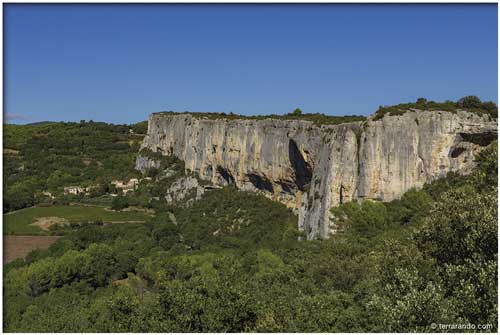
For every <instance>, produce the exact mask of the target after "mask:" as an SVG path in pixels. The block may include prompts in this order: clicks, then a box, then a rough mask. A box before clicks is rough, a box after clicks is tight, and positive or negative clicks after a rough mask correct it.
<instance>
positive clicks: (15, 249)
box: [3, 236, 60, 263]
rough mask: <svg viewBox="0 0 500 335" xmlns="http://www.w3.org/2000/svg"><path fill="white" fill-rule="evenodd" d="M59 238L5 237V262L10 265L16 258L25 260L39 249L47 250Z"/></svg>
mask: <svg viewBox="0 0 500 335" xmlns="http://www.w3.org/2000/svg"><path fill="white" fill-rule="evenodd" d="M59 238H60V236H4V237H3V261H4V263H8V262H10V261H13V260H15V259H16V258H20V257H23V258H24V257H26V255H27V254H28V253H29V252H30V251H31V250H35V249H37V248H40V249H47V248H48V247H50V246H51V245H52V244H53V243H54V242H56V241H57V240H58V239H59Z"/></svg>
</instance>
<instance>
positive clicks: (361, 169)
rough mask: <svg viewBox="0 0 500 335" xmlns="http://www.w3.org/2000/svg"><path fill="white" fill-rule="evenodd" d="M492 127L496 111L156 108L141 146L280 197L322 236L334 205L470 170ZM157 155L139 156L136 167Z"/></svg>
mask: <svg viewBox="0 0 500 335" xmlns="http://www.w3.org/2000/svg"><path fill="white" fill-rule="evenodd" d="M496 136H497V123H496V121H489V120H488V117H487V116H484V117H480V116H478V115H475V114H472V113H467V112H465V111H459V112H456V113H450V112H437V111H432V112H430V111H418V110H411V111H408V112H407V113H405V114H403V115H398V116H385V117H384V118H382V119H380V120H377V121H374V120H373V118H368V120H367V121H363V122H350V123H344V124H340V125H323V126H317V125H314V124H313V123H312V122H310V121H295V120H293V121H292V120H280V119H264V120H251V119H237V120H227V119H208V118H200V117H198V116H193V115H191V114H187V113H186V114H173V113H155V114H152V115H151V116H150V118H149V123H148V135H147V136H146V137H145V139H144V142H143V144H142V148H148V149H150V150H152V151H153V152H160V153H161V154H163V155H174V156H176V157H178V158H179V159H181V160H183V161H184V162H185V167H186V169H188V170H191V171H194V172H196V173H198V175H199V177H200V178H201V179H203V180H207V181H210V182H211V183H213V184H216V185H225V184H234V185H236V187H238V188H239V189H242V190H249V191H260V192H262V193H263V194H265V195H266V196H268V197H270V198H272V199H275V200H277V201H280V202H283V203H285V204H286V205H287V206H289V207H291V208H294V209H295V210H296V211H297V212H298V215H299V229H301V230H304V231H305V232H306V233H307V236H308V238H315V237H322V238H326V237H328V236H329V234H330V233H331V232H332V231H334V230H335V227H334V225H333V223H332V222H331V221H330V219H329V213H330V211H329V210H330V208H331V207H333V206H336V205H338V204H340V203H343V202H347V201H351V200H356V199H363V198H366V199H380V200H383V201H390V200H393V199H395V198H398V197H400V196H401V195H402V194H403V193H404V192H405V191H407V190H408V189H410V188H412V187H417V188H418V187H421V186H422V185H423V184H424V183H426V182H428V181H430V180H432V179H435V178H438V177H441V176H444V175H445V174H446V173H448V172H449V171H457V172H460V173H467V172H468V171H469V170H470V169H471V168H472V166H473V165H474V161H473V157H474V154H475V152H476V151H477V150H480V148H481V147H483V146H485V145H487V144H488V143H490V142H491V141H492V140H493V139H495V138H496ZM152 164H153V163H151V162H149V161H148V160H147V159H145V158H144V157H140V156H139V157H138V158H137V168H138V169H144V168H145V167H148V166H152Z"/></svg>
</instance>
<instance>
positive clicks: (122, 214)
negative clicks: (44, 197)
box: [3, 206, 150, 235]
mask: <svg viewBox="0 0 500 335" xmlns="http://www.w3.org/2000/svg"><path fill="white" fill-rule="evenodd" d="M149 217H150V214H148V213H145V212H139V211H118V212H117V211H111V210H109V209H106V208H104V207H96V206H51V207H31V208H26V209H22V210H19V211H15V212H11V213H8V214H4V216H3V222H4V223H3V229H4V235H48V232H47V230H48V228H50V226H51V224H53V223H64V222H68V223H72V222H75V223H79V222H93V221H97V220H101V221H103V222H104V223H127V222H128V223H132V222H135V223H138V222H145V221H146V220H147V219H148V218H149Z"/></svg>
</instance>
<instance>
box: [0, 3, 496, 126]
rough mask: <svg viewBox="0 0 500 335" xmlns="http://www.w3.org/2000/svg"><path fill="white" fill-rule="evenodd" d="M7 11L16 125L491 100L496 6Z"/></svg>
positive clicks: (8, 93) (7, 66)
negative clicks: (423, 100) (192, 113)
mask: <svg viewBox="0 0 500 335" xmlns="http://www.w3.org/2000/svg"><path fill="white" fill-rule="evenodd" d="M4 19H5V21H4V27H5V30H4V34H5V35H4V38H5V41H4V71H5V73H4V75H5V77H4V85H5V87H4V90H5V92H4V99H5V104H4V115H7V117H8V119H9V120H10V122H15V123H27V122H35V121H42V120H64V121H78V120H81V119H85V120H90V119H93V120H95V121H107V122H114V123H132V122H137V121H141V120H145V119H146V118H147V116H148V115H149V114H150V113H152V112H156V111H162V110H174V111H186V110H188V111H196V112H231V111H232V112H234V113H238V114H246V115H251V114H270V113H275V114H284V113H287V112H290V111H291V110H293V109H294V108H296V107H300V108H301V109H302V110H303V111H304V112H306V113H307V112H309V113H316V112H319V113H325V114H330V115H346V114H362V115H369V114H371V113H373V112H374V111H375V110H376V109H377V107H378V106H379V105H389V104H396V103H400V102H408V101H414V100H416V98H418V97H426V98H428V99H433V100H437V101H441V100H446V99H452V100H455V99H458V98H460V97H462V96H464V95H470V94H473V95H477V96H479V97H480V98H481V99H483V100H493V101H495V102H497V85H498V83H497V71H498V65H497V57H498V56H497V6H496V4H493V5H361V4H358V5H340V4H336V5H222V4H219V5H166V4H165V5H22V4H18V5H16V4H7V5H4ZM5 112H6V113H7V114H5Z"/></svg>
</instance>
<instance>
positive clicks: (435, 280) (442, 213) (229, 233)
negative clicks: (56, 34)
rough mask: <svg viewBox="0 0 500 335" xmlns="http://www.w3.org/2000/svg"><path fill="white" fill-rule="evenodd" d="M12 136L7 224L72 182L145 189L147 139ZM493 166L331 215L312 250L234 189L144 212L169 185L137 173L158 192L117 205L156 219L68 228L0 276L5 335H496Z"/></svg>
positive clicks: (282, 221)
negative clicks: (446, 333)
mask: <svg viewBox="0 0 500 335" xmlns="http://www.w3.org/2000/svg"><path fill="white" fill-rule="evenodd" d="M7 127H9V129H8V131H6V134H7V137H6V139H5V140H4V141H5V142H4V143H5V148H7V149H10V151H9V152H8V153H7V154H8V159H6V161H7V162H6V163H5V168H4V169H5V170H4V185H5V190H4V192H5V193H4V211H6V209H7V211H10V210H15V209H18V208H22V207H28V206H31V205H32V204H34V203H35V202H36V201H37V200H36V199H37V192H38V191H40V190H43V189H48V190H51V192H54V193H56V194H60V193H61V188H62V186H63V185H65V184H67V183H82V184H85V183H89V184H90V183H91V181H93V180H94V179H96V180H100V183H102V184H103V185H104V186H103V189H104V191H103V192H106V190H105V187H109V186H105V185H109V181H110V180H111V179H112V178H117V177H119V178H123V179H126V178H131V177H134V176H137V177H140V176H139V175H138V174H139V172H137V171H135V170H134V169H133V161H134V155H135V154H136V153H137V151H138V143H139V140H136V138H137V139H140V138H141V136H140V134H141V132H144V131H145V130H144V124H142V125H138V126H137V129H136V130H135V131H133V132H131V131H130V129H131V127H130V126H125V125H124V126H113V125H105V124H100V123H95V122H80V123H71V124H61V123H57V124H44V125H36V126H28V127H26V128H24V126H7ZM30 127H31V128H30ZM33 134H35V135H33ZM497 157H498V156H497V143H496V142H494V143H493V144H491V145H490V146H489V147H488V148H487V149H485V150H483V151H481V152H480V153H479V154H478V156H477V157H476V160H477V167H476V168H475V169H474V171H473V172H472V173H471V174H470V175H468V176H460V175H457V174H453V173H450V174H448V176H447V177H446V178H443V179H439V180H436V181H434V182H432V183H430V184H428V185H425V187H424V188H423V189H421V190H415V189H412V190H410V191H408V192H407V193H406V194H404V196H403V197H402V198H401V199H400V200H395V201H392V202H389V203H383V202H378V201H370V200H366V201H363V202H362V203H357V202H352V203H345V204H342V205H340V206H339V207H336V208H333V209H332V216H333V217H335V218H336V220H337V223H338V226H339V229H338V232H337V233H336V234H335V235H333V236H331V238H330V239H327V240H313V241H306V240H304V239H303V238H302V237H303V233H302V232H300V231H298V229H297V217H296V215H295V214H294V213H293V212H292V211H291V210H290V209H288V208H286V207H285V206H284V205H282V204H280V203H277V202H273V201H271V200H269V199H267V198H265V197H264V196H262V195H259V194H254V193H247V192H242V191H238V190H236V189H235V188H233V187H231V186H228V187H225V188H222V189H213V190H210V191H207V192H205V194H204V195H203V196H202V199H200V200H199V201H195V202H193V203H192V205H191V206H189V207H187V206H183V205H181V204H177V205H176V204H173V205H169V206H165V205H160V204H159V203H158V202H154V201H149V202H147V203H143V202H141V199H146V198H149V197H159V196H162V195H163V194H162V189H163V188H164V187H165V186H167V185H168V184H169V183H171V182H172V179H171V178H170V177H164V178H161V179H160V178H159V177H158V176H159V175H160V174H161V171H158V170H151V171H148V172H147V175H149V176H150V178H153V180H154V178H158V180H163V183H164V185H163V187H158V186H155V183H152V182H150V183H147V182H146V183H144V184H141V185H140V186H139V189H138V190H137V192H136V193H134V195H131V196H129V195H127V196H119V197H117V198H116V199H119V200H115V205H116V206H117V208H124V207H127V206H129V205H130V202H133V203H134V205H137V206H149V207H150V208H153V209H154V211H155V214H154V216H152V217H151V218H149V219H148V220H147V221H146V222H145V223H126V224H103V222H99V221H95V222H90V223H87V224H82V225H72V226H71V227H68V228H64V231H63V232H62V234H60V235H62V237H61V238H60V239H59V240H58V241H57V242H56V243H54V244H53V245H52V246H51V247H50V248H48V249H46V250H35V251H33V252H31V253H30V254H29V255H28V256H27V257H26V258H25V259H17V260H15V261H13V262H10V263H7V264H5V265H4V306H6V307H7V308H4V311H3V322H4V324H3V326H4V330H5V331H7V332H384V331H385V332H407V331H408V332H415V331H416V332H433V331H439V329H435V328H433V326H432V324H473V325H476V326H477V325H483V326H484V328H482V329H476V331H487V332H496V331H497V330H498V318H497V308H498V306H497V294H498V293H497V277H498V274H497V262H498V260H497V258H498V255H497V240H498V233H497V217H498V213H497V203H498V197H497V190H498V185H497V177H498V172H497V171H498V163H497ZM86 162H88V163H86ZM181 166H182V163H181V162H178V161H175V160H171V159H165V161H164V162H163V163H162V166H161V169H168V168H171V170H172V171H173V173H174V174H169V176H173V175H176V174H177V175H178V174H182V173H183V172H181V171H182V169H181V168H180V167H181ZM169 178H170V179H169ZM155 187H156V188H155ZM58 192H59V193H58ZM96 197H97V196H96ZM63 198H64V197H63ZM119 202H122V204H121V205H120V203H119Z"/></svg>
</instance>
